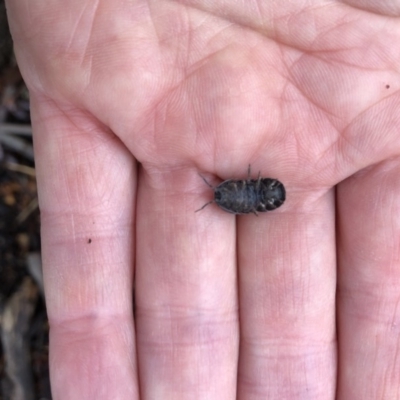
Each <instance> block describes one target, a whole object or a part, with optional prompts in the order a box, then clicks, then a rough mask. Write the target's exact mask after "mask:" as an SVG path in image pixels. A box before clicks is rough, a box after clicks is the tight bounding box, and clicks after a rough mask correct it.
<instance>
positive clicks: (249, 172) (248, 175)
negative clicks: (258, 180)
mask: <svg viewBox="0 0 400 400" xmlns="http://www.w3.org/2000/svg"><path fill="white" fill-rule="evenodd" d="M250 175H251V164H249V168H247V179H250Z"/></svg>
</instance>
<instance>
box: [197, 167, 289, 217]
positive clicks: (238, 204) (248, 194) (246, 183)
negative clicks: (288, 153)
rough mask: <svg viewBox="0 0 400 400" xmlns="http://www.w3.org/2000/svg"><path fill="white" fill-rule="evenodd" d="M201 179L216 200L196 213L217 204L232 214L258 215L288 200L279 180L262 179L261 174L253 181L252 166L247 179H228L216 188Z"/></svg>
mask: <svg viewBox="0 0 400 400" xmlns="http://www.w3.org/2000/svg"><path fill="white" fill-rule="evenodd" d="M200 176H201V175H200ZM201 177H202V178H203V180H204V182H205V183H206V184H207V185H208V186H210V188H212V189H213V190H214V200H211V201H209V202H208V203H206V204H204V206H203V207H201V208H199V209H198V210H196V212H197V211H200V210H202V209H203V208H204V207H206V206H208V205H209V204H211V203H216V204H217V205H218V206H219V207H220V208H222V209H223V210H224V211H227V212H229V213H231V214H249V213H254V214H255V215H258V214H257V212H266V211H271V210H275V209H276V208H278V207H280V206H281V205H282V204H283V202H284V201H285V198H286V191H285V187H284V186H283V184H282V183H281V182H279V181H278V180H277V179H272V178H262V177H261V174H260V173H259V174H258V178H257V179H251V178H250V165H249V169H248V178H247V179H242V180H235V179H228V180H226V181H224V182H222V183H221V184H219V185H218V186H216V187H213V186H211V185H210V184H209V183H208V182H207V180H206V179H205V178H204V177H203V176H201Z"/></svg>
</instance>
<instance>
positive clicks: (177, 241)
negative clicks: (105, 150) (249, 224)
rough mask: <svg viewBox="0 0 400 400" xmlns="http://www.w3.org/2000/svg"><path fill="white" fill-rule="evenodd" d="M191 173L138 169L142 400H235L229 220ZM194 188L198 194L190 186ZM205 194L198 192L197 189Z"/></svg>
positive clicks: (231, 224)
mask: <svg viewBox="0 0 400 400" xmlns="http://www.w3.org/2000/svg"><path fill="white" fill-rule="evenodd" d="M199 187H200V188H201V192H203V193H204V191H206V192H207V191H208V193H209V191H210V189H209V188H208V187H207V186H206V185H205V184H204V182H203V181H202V180H201V178H200V177H199V176H198V174H197V173H195V172H194V171H188V170H184V169H177V170H164V171H163V170H151V169H150V168H148V172H147V171H142V173H141V174H140V185H139V189H138V209H137V228H138V235H137V270H136V271H137V272H136V290H137V292H136V317H137V346H138V356H139V357H138V362H139V374H140V387H141V395H142V396H143V399H144V400H145V399H174V400H179V399H185V400H186V399H189V398H207V399H209V400H212V399H215V400H224V399H229V400H231V399H234V398H235V396H236V372H237V370H236V368H237V356H238V320H237V292H236V268H235V265H236V251H235V245H236V239H235V218H234V217H233V216H232V215H229V214H226V213H223V212H222V211H220V210H218V209H216V208H215V205H209V206H208V207H207V208H205V209H204V210H202V211H200V212H198V213H195V210H196V209H198V208H199V206H201V205H202V204H203V203H205V202H206V201H207V199H205V198H204V196H200V191H199V189H198V188H199ZM195 188H196V189H195ZM203 189H204V191H203Z"/></svg>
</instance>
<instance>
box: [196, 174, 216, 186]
mask: <svg viewBox="0 0 400 400" xmlns="http://www.w3.org/2000/svg"><path fill="white" fill-rule="evenodd" d="M199 175H200V174H199ZM200 177H201V179H203V181H204V182H205V183H206V185H207V186H210V188H211V189H214V186H211V185H210V184H209V183H208V182H207V180H206V178H204V176H203V175H200Z"/></svg>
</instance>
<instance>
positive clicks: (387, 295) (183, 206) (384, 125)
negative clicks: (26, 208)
mask: <svg viewBox="0 0 400 400" xmlns="http://www.w3.org/2000/svg"><path fill="white" fill-rule="evenodd" d="M346 3H347V4H346ZM7 6H8V12H9V18H10V25H11V29H12V33H13V37H14V40H15V46H16V54H17V58H18V62H19V64H20V67H21V70H22V74H23V76H24V78H25V80H26V82H27V84H28V86H29V89H30V92H31V99H32V118H33V127H34V140H35V152H36V160H37V161H36V162H37V164H36V165H37V175H38V184H39V200H40V208H41V213H42V234H43V236H42V237H43V259H44V269H45V270H44V273H45V286H46V297H47V306H48V313H49V318H50V324H51V348H50V350H51V379H52V390H53V394H54V398H55V399H57V400H64V399H85V400H91V399H96V400H110V399H123V400H124V399H129V400H131V399H145V400H147V399H149V400H150V399H157V400H158V399H166V400H170V399H172V400H180V399H184V400H187V399H208V400H210V399H216V400H225V399H229V400H232V399H239V400H253V399H279V400H285V399H290V400H293V399H307V400H313V399H327V400H328V399H330V400H331V399H334V398H335V396H337V399H338V400H349V399H352V400H353V399H357V400H358V399H362V400H369V399H371V400H372V399H373V400H380V399H395V398H399V397H400V384H399V383H400V357H399V352H400V340H399V338H400V307H398V305H399V302H400V246H399V242H400V162H399V154H400V113H399V106H400V95H399V89H400V74H399V66H400V53H399V51H398V45H397V44H398V43H400V19H399V16H400V1H399V0H397V1H396V0H391V1H389V0H387V1H385V0H382V1H379V2H377V1H374V0H347V1H344V0H343V1H340V2H339V1H337V2H335V1H330V2H326V1H322V0H309V1H258V2H257V1H253V0H248V1H247V2H244V1H232V0H231V1H224V0H216V1H206V0H203V1H202V0H180V1H164V0H157V1H155V0H153V1H150V0H149V1H144V0H132V1H122V0H99V1H84V0H63V1H50V0H41V1H35V2H32V1H29V0H8V1H7ZM137 161H139V162H140V163H141V167H140V168H138V167H137ZM249 163H251V165H252V167H253V170H254V171H262V174H263V175H264V176H271V177H276V178H278V179H279V180H281V181H282V182H283V183H284V184H285V187H286V189H287V200H286V202H285V204H284V205H283V206H282V207H281V208H279V209H278V210H276V211H274V212H271V213H266V214H264V215H261V216H260V217H258V218H257V217H256V216H254V215H247V216H243V217H238V218H237V219H236V218H235V217H234V216H233V215H231V214H228V213H225V212H223V211H221V210H220V209H218V207H216V206H215V205H210V206H209V207H207V208H206V209H204V210H203V211H202V212H201V213H195V212H194V211H195V210H196V209H198V208H199V207H201V206H202V205H203V204H204V203H205V202H206V201H209V200H210V189H209V188H208V187H206V185H204V183H203V182H202V180H201V179H200V178H199V175H198V172H201V173H202V174H206V176H207V178H208V179H210V178H211V174H214V175H215V176H218V178H220V179H222V180H223V179H228V178H236V179H240V178H244V177H245V176H246V167H247V165H248V164H249ZM211 182H212V183H213V184H214V183H215V184H217V183H218V182H220V180H217V179H215V180H213V179H212V178H211ZM335 187H336V189H335ZM89 239H91V240H92V242H91V243H90V244H89V243H88V240H89ZM134 273H135V278H134ZM134 279H135V303H136V310H135V315H133V311H132V296H133V282H134Z"/></svg>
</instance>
